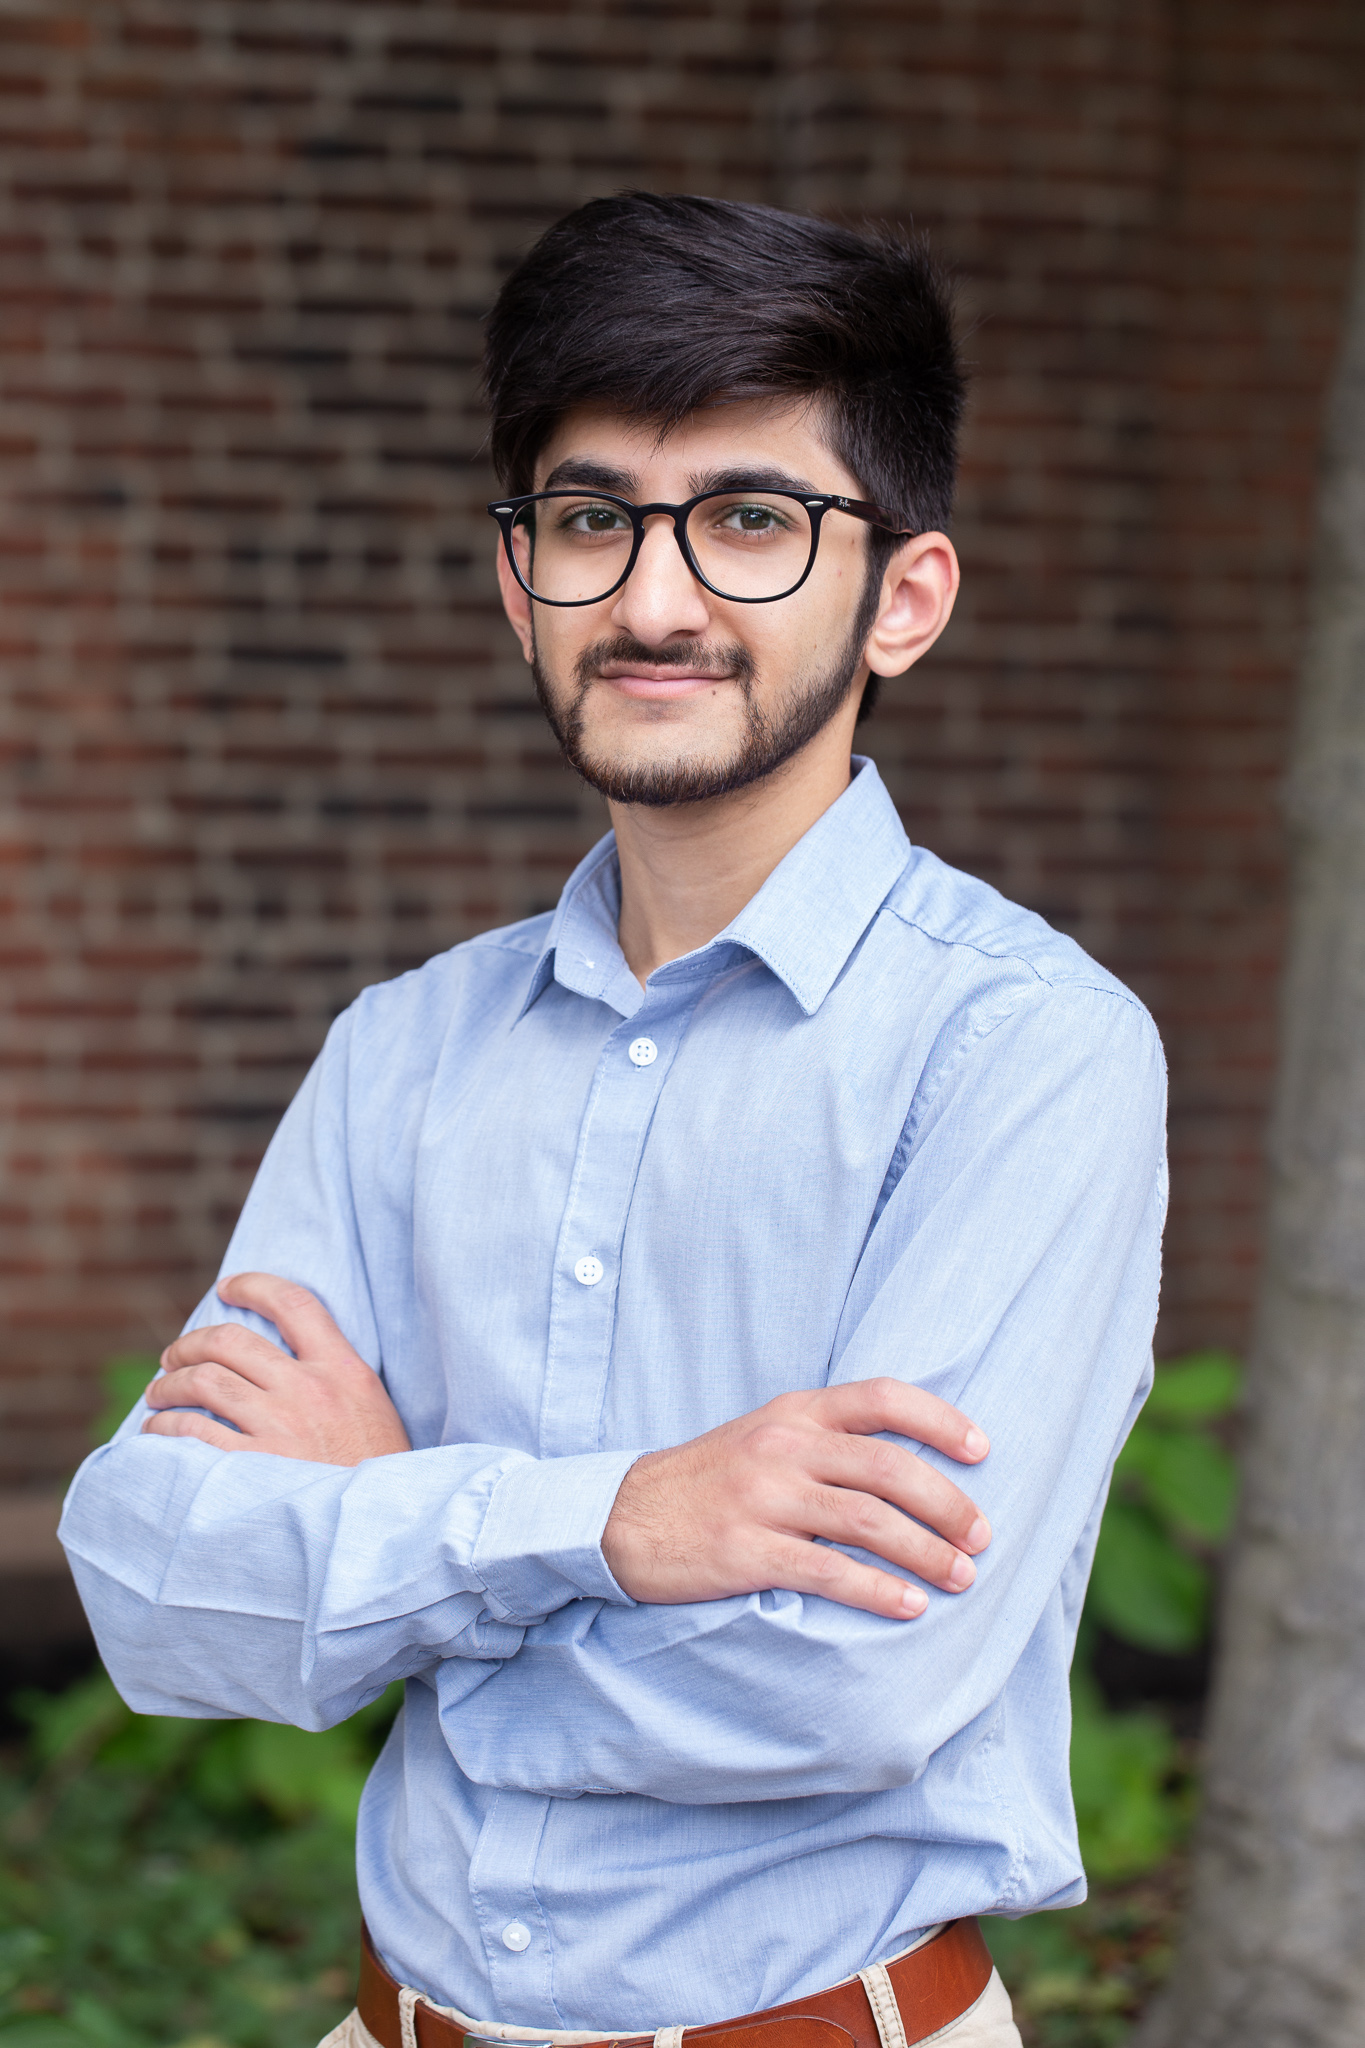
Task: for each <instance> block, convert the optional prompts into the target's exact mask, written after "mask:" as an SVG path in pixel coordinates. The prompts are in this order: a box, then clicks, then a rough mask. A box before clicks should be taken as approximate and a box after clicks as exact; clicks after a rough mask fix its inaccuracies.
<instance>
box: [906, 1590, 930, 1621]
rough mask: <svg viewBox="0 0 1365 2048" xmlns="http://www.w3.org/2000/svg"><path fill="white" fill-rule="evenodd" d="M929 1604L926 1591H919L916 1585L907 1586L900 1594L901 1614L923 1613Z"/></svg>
mask: <svg viewBox="0 0 1365 2048" xmlns="http://www.w3.org/2000/svg"><path fill="white" fill-rule="evenodd" d="M928 1605H929V1596H928V1594H927V1593H921V1592H920V1590H919V1587H918V1586H907V1587H906V1589H905V1591H904V1592H903V1593H902V1594H901V1613H902V1614H923V1612H924V1610H925V1608H926V1607H927V1606H928Z"/></svg>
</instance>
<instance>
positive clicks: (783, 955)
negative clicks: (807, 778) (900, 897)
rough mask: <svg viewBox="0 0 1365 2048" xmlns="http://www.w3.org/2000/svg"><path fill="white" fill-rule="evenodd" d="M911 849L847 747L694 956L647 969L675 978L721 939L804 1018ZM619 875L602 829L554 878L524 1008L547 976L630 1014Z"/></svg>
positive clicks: (636, 988) (869, 771)
mask: <svg viewBox="0 0 1365 2048" xmlns="http://www.w3.org/2000/svg"><path fill="white" fill-rule="evenodd" d="M909 857H910V842H909V840H908V839H907V838H906V836H905V831H904V828H903V826H902V825H901V821H900V819H899V817H898V816H897V815H896V807H895V805H894V804H893V803H892V801H891V799H890V797H889V796H888V795H887V792H886V785H885V784H884V783H883V781H882V779H881V777H880V775H878V773H877V770H876V767H875V765H874V764H873V762H871V761H870V760H868V759H867V758H866V757H865V756H863V755H859V754H855V755H854V756H853V778H852V780H851V781H850V783H849V785H848V788H847V789H846V790H845V791H844V792H843V794H842V796H840V797H839V798H838V799H837V800H836V801H835V802H834V803H832V804H831V805H830V807H829V809H828V810H827V811H825V812H823V813H822V815H821V816H820V817H819V818H817V819H816V821H815V823H814V824H813V825H812V826H811V828H810V830H809V832H807V833H806V834H805V836H804V837H803V838H801V839H798V841H797V842H796V845H795V846H794V847H793V848H792V850H791V852H790V853H789V854H787V855H786V857H785V858H784V859H783V860H781V861H779V862H778V864H777V866H776V867H775V868H774V869H773V872H772V873H771V874H770V875H769V877H768V879H767V881H766V882H765V883H764V884H763V887H762V888H761V889H760V890H759V891H758V894H757V895H756V896H753V897H751V898H750V900H749V902H748V903H746V904H745V906H744V908H743V910H741V911H740V913H739V915H738V917H736V918H735V919H734V920H733V921H732V922H731V923H730V924H729V925H727V926H726V928H725V930H724V931H723V932H718V933H717V935H716V937H715V938H714V939H712V940H711V941H710V944H709V945H707V946H703V947H700V948H699V949H698V951H697V952H696V953H690V954H687V955H686V956H685V957H684V959H683V960H681V961H670V962H669V963H668V965H667V966H666V967H661V968H659V969H657V970H656V974H655V975H653V976H651V981H654V980H657V979H658V978H659V977H661V976H665V977H668V978H669V979H673V978H675V971H676V972H677V973H686V972H687V971H688V968H689V964H690V965H691V968H692V970H693V971H695V967H696V964H697V963H698V962H700V961H701V960H702V959H703V958H705V956H707V955H708V954H710V953H712V952H713V951H714V950H718V949H720V948H722V947H727V948H734V947H742V948H743V949H745V950H746V951H747V952H749V953H752V954H755V955H756V956H757V957H758V959H760V960H762V961H763V963H764V965H765V966H766V967H768V968H770V969H771V971H772V972H773V973H774V974H775V975H776V976H777V978H778V980H779V981H782V982H784V983H785V984H786V986H787V987H788V988H789V989H790V990H791V992H792V994H793V995H794V996H795V998H796V1000H797V1002H798V1003H799V1004H800V1005H801V1008H802V1009H803V1010H804V1011H805V1012H806V1015H807V1016H813V1015H814V1013H815V1011H816V1010H818V1009H819V1007H820V1005H821V1003H822V1002H823V1001H824V1000H825V997H826V996H827V995H828V994H829V992H830V990H831V988H833V986H834V984H835V982H836V981H837V980H838V978H839V975H840V974H841V973H842V971H843V969H844V966H845V964H846V963H847V961H848V958H849V955H850V954H851V953H852V951H853V949H854V947H855V946H856V945H857V943H858V941H859V939H860V938H861V937H862V935H863V933H864V932H865V931H866V930H867V927H868V925H869V924H870V923H871V922H872V919H873V917H874V916H875V915H876V912H877V911H878V909H879V908H880V907H881V905H882V903H883V902H884V901H885V900H886V897H887V894H888V892H889V891H890V889H891V886H892V884H893V883H894V882H895V881H896V879H897V877H898V876H899V875H900V874H901V873H902V872H903V870H904V868H905V864H906V862H907V860H908V859H909ZM620 912H621V875H620V869H619V867H618V865H617V861H616V835H615V833H613V832H608V834H607V835H606V837H605V839H601V840H599V841H598V843H597V845H596V846H594V848H593V849H592V852H591V853H589V854H588V855H587V857H586V858H585V859H584V860H582V861H580V862H579V864H578V866H577V867H576V868H575V869H574V871H573V873H572V874H571V875H570V877H569V879H568V881H567V882H566V883H565V885H564V892H563V894H562V895H561V897H560V899H559V905H558V908H557V909H556V911H555V914H554V918H553V920H552V921H551V924H550V929H549V931H548V933H547V934H546V938H545V944H544V947H543V948H542V950H541V953H540V957H539V959H538V960H537V961H536V965H535V970H534V972H533V974H532V976H531V983H530V987H529V988H528V990H527V993H526V1000H525V1002H524V1003H523V1004H522V1006H521V1010H520V1012H519V1016H525V1014H526V1012H527V1010H529V1009H530V1008H531V1006H532V1004H533V1003H535V1002H536V1001H537V1000H538V998H539V997H540V996H541V995H543V994H544V992H545V990H546V989H547V988H548V986H549V984H550V982H551V981H552V980H554V981H557V982H559V983H560V985H561V986H562V987H564V988H568V989H571V990H573V991H574V992H575V993H576V994H579V995H584V996H591V997H593V998H595V999H596V1000H598V1001H602V1002H607V1003H610V1004H611V1006H612V1008H613V1009H615V1010H618V1011H619V1012H620V1013H621V1015H622V1016H624V1017H628V1016H630V1015H631V1014H632V1013H633V1012H634V1011H635V1010H636V1009H637V1008H638V1007H639V1005H640V1003H641V1001H642V1000H643V991H642V989H641V987H640V984H639V982H638V981H636V979H635V976H634V975H633V974H632V973H631V971H630V969H629V967H627V965H626V962H625V957H624V955H623V954H622V952H621V947H620V942H619V940H618V938H617V935H616V927H617V922H618V919H619V917H620Z"/></svg>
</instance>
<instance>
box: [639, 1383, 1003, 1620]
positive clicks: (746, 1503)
mask: <svg viewBox="0 0 1365 2048" xmlns="http://www.w3.org/2000/svg"><path fill="white" fill-rule="evenodd" d="M877 1430H890V1431H891V1432H893V1433H894V1434H895V1435H897V1436H908V1437H913V1438H914V1439H915V1441H916V1442H917V1443H922V1444H932V1445H933V1447H934V1449H935V1450H939V1451H943V1452H946V1454H947V1455H948V1456H949V1457H950V1458H955V1459H957V1460H958V1461H959V1463H962V1464H968V1465H975V1464H978V1463H979V1462H980V1460H981V1459H982V1458H984V1457H985V1455H986V1453H987V1451H988V1450H989V1449H990V1445H989V1444H988V1443H987V1441H986V1439H985V1437H984V1436H983V1435H982V1433H981V1431H980V1430H979V1429H977V1428H976V1427H975V1426H974V1425H973V1424H972V1423H971V1422H969V1421H968V1419H967V1417H966V1416H965V1415H960V1414H959V1413H958V1411H957V1409H956V1408H950V1407H949V1406H948V1404H947V1402H946V1401H940V1400H939V1399H938V1397H937V1395H934V1394H926V1393H925V1392H924V1391H923V1389H922V1388H920V1387H910V1386H906V1385H904V1384H903V1382H902V1381H900V1380H892V1379H880V1380H861V1381H857V1382H855V1383H854V1384H853V1385H851V1386H843V1387H821V1388H819V1389H817V1390H816V1391H815V1392H814V1393H809V1394H780V1395H779V1396H778V1398H777V1399H776V1400H775V1401H769V1402H768V1403H767V1404H766V1406H765V1407H762V1408H756V1409H755V1410H754V1412H753V1413H752V1414H751V1415H741V1416H740V1417H739V1419H738V1420H737V1421H735V1422H726V1423H723V1424H722V1425H721V1427H720V1428H719V1429H713V1430H710V1431H708V1432H707V1434H706V1435H705V1436H699V1437H697V1438H695V1439H694V1440H693V1441H692V1442H691V1443H686V1444H678V1445H677V1446H676V1447H675V1448H674V1449H673V1450H669V1451H651V1452H649V1453H648V1455H647V1456H645V1457H643V1458H639V1459H637V1460H636V1462H635V1464H633V1465H632V1466H631V1468H630V1470H629V1472H627V1474H626V1476H625V1478H624V1479H623V1480H622V1482H621V1486H620V1489H619V1491H618V1493H617V1495H616V1503H615V1505H614V1507H613V1508H612V1511H611V1514H610V1515H609V1516H608V1518H607V1526H606V1529H605V1531H604V1532H603V1536H602V1551H603V1554H604V1556H605V1557H606V1560H607V1563H608V1565H609V1566H610V1567H611V1571H612V1575H613V1577H614V1578H615V1580H616V1583H617V1585H618V1586H620V1587H621V1588H622V1590H623V1591H624V1592H626V1593H629V1594H630V1596H631V1598H632V1599H633V1600H646V1601H657V1602H662V1603H668V1602H676V1601H690V1600H725V1599H728V1598H729V1597H730V1596H731V1595H732V1594H735V1593H761V1592H767V1591H769V1590H771V1589H773V1588H775V1587H783V1588H785V1589H786V1590H787V1591H788V1592H793V1593H820V1594H822V1595H823V1596H824V1597H825V1599H827V1600H837V1601H839V1602H841V1603H842V1605H843V1606H845V1607H860V1608H862V1609H864V1610H865V1611H866V1612H867V1613H868V1614H883V1615H887V1616H889V1617H891V1618H892V1619H894V1620H902V1621H903V1620H906V1619H908V1618H910V1617H911V1616H914V1615H916V1614H922V1613H923V1612H924V1609H925V1608H926V1607H927V1606H928V1604H929V1598H928V1595H927V1594H926V1593H925V1592H923V1591H922V1590H921V1588H920V1587H918V1586H907V1585H906V1583H905V1581H904V1580H903V1579H898V1578H896V1577H894V1576H893V1575H892V1573H890V1572H884V1571H879V1570H877V1568H876V1567H875V1566H873V1565H867V1564H860V1563H858V1562H857V1561H856V1560H855V1559H853V1558H851V1557H845V1556H844V1554H843V1552H842V1551H840V1550H831V1549H830V1548H829V1547H828V1546H829V1545H830V1544H832V1543H847V1544H850V1545H852V1546H853V1547H854V1548H856V1549H859V1550H870V1551H872V1552H873V1554H874V1555H875V1556H877V1557H884V1558H885V1559H886V1560H887V1562H888V1563H889V1564H894V1565H899V1566H900V1567H901V1568H902V1569H903V1570H905V1571H911V1572H914V1573H916V1574H917V1576H918V1577H920V1578H922V1579H926V1580H927V1581H928V1582H929V1584H930V1585H934V1586H938V1587H941V1588H942V1590H943V1591H944V1592H945V1593H960V1592H962V1591H963V1589H964V1588H965V1587H967V1586H970V1585H971V1583H972V1580H973V1579H974V1578H975V1577H976V1567H975V1566H974V1565H973V1563H972V1562H971V1557H972V1554H974V1553H975V1552H977V1551H980V1550H984V1549H985V1547H986V1545H987V1544H988V1543H989V1542H990V1540H991V1531H990V1524H989V1523H988V1522H987V1521H986V1519H985V1517H984V1515H982V1514H980V1513H979V1512H978V1510H977V1509H976V1507H975V1506H974V1505H973V1503H972V1502H971V1501H970V1500H968V1498H967V1496H966V1494H965V1493H962V1492H961V1491H960V1490H959V1489H958V1488H957V1487H956V1486H954V1485H953V1483H952V1481H951V1480H950V1479H947V1478H945V1477H944V1475H943V1474H942V1473H941V1472H939V1471H938V1470H937V1469H936V1468H935V1467H934V1466H932V1465H927V1464H926V1463H925V1462H924V1460H923V1459H922V1458H917V1457H915V1456H914V1454H913V1453H912V1452H910V1451H906V1450H902V1449H901V1447H900V1446H899V1445H898V1444H888V1443H883V1442H881V1441H880V1440H879V1439H878V1438H876V1437H875V1436H874V1435H873V1434H872V1432H874V1431H877ZM902 1509H903V1510H904V1513H901V1512H899V1511H900V1510H902ZM908 1515H915V1516H917V1517H918V1518H919V1519H918V1521H909V1520H907V1516H908ZM922 1522H927V1523H928V1524H929V1528H928V1529H925V1528H922V1527H921V1526H920V1523H922ZM933 1530H938V1531H940V1532H941V1534H940V1535H934V1534H933V1533H932V1531H933ZM817 1536H819V1537H823V1538H824V1539H825V1540H824V1542H822V1543H816V1542H815V1541H813V1539H814V1538H815V1537H817ZM945 1539H946V1540H945Z"/></svg>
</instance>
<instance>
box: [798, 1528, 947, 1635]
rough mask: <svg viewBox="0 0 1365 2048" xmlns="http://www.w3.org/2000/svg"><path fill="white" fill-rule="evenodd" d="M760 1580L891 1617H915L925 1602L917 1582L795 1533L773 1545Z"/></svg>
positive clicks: (897, 1619)
mask: <svg viewBox="0 0 1365 2048" xmlns="http://www.w3.org/2000/svg"><path fill="white" fill-rule="evenodd" d="M763 1582H764V1584H765V1585H768V1586H774V1587H782V1588H784V1589H785V1590H786V1591H787V1592H790V1593H818V1594H819V1595H820V1596H821V1598H822V1599H825V1600H837V1601H838V1603H839V1605H840V1606H841V1607H856V1608H858V1609H859V1610H860V1611H861V1612H862V1613H864V1614H881V1615H884V1616H885V1617H886V1618H887V1619H888V1620H889V1621H913V1620H914V1618H915V1616H916V1615H918V1614H923V1612H924V1610H925V1608H926V1607H927V1606H928V1605H929V1596H928V1594H927V1593H926V1592H925V1591H924V1589H923V1587H921V1586H907V1585H906V1583H905V1581H904V1579H898V1578H896V1577H894V1575H893V1574H892V1573H891V1572H879V1571H878V1570H877V1569H876V1567H875V1566H873V1565H868V1564H861V1563H859V1561H858V1560H857V1559H856V1558H852V1557H845V1556H844V1553H843V1551H842V1550H830V1549H827V1548H826V1546H825V1545H824V1544H823V1543H801V1542H798V1541H796V1540H795V1539H793V1540H791V1541H790V1542H784V1543H781V1544H779V1545H777V1546H775V1547H774V1551H773V1554H772V1555H770V1556H769V1557H768V1558H766V1559H765V1560H764V1580H763Z"/></svg>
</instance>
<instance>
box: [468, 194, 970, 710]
mask: <svg viewBox="0 0 1365 2048" xmlns="http://www.w3.org/2000/svg"><path fill="white" fill-rule="evenodd" d="M963 384H964V380H963V374H962V368H961V365H960V363H959V360H958V353H957V347H956V343H955V340H954V335H953V316H952V298H951V293H950V290H949V287H948V283H947V280H946V279H945V277H944V275H943V273H942V272H941V271H940V269H939V268H938V266H937V264H936V263H935V262H934V259H933V257H932V256H931V255H930V253H929V251H928V248H927V247H926V245H925V244H924V242H923V240H922V239H920V238H918V237H913V236H909V235H906V234H904V233H900V232H896V231H893V230H890V229H877V230H876V231H873V232H866V233H854V232H853V231H852V230H851V229H849V228H843V227H836V226H835V225H834V224H833V223H831V222H829V221H823V220H812V219H809V218H807V217H806V216H804V215H802V214H794V213H778V212H776V211H775V210H774V209H773V208H772V207H768V206H747V205H740V204H739V203H737V202H736V201H734V200H727V199H702V198H696V197H692V196H689V195H664V194H660V193H655V192H623V193H619V194H618V195H617V196H616V197H615V198H612V199H593V200H589V202H588V204H587V205H586V206H580V207H578V208H577V209H576V210H575V211H574V212H573V213H570V214H566V215H565V217H564V219H563V220H560V221H557V222H556V223H555V225H554V226H553V227H552V228H549V229H547V231H546V232H545V234H543V235H542V236H541V238H540V240H539V241H538V242H537V243H536V244H535V246H534V248H532V249H531V251H530V252H529V254H528V255H527V256H526V257H525V258H524V259H523V260H522V262H521V263H520V264H518V266H517V268H516V269H515V270H514V271H513V272H512V275H511V276H510V277H509V278H508V279H507V281H506V283H505V284H504V285H503V287H502V290H501V291H500V292H499V294H498V297H497V301H496V303H495V305H494V307H493V311H492V314H491V315H490V317H489V322H488V337H487V344H486V347H485V351H484V388H485V392H486V394H487V397H488V402H489V406H490V409H491V412H492V416H493V424H492V434H491V449H492V455H493V462H494V465H495V467H496V469H497V472H498V477H499V479H500V481H501V483H502V486H503V488H504V489H505V490H507V491H513V492H520V491H528V490H530V489H531V488H532V480H533V472H534V469H535V463H536V457H537V456H538V455H539V454H540V451H541V449H542V448H543V447H544V446H545V443H546V442H547V441H548V440H549V438H550V436H551V434H552V433H553V432H554V429H555V426H556V425H557V423H558V421H559V420H560V419H561V418H562V417H563V415H564V413H566V412H567V411H568V410H569V409H570V408H571V407H573V406H576V405H590V404H595V405H608V406H610V407H611V408H612V409H613V411H617V412H621V413H624V414H626V415H629V416H632V417H634V418H637V419H642V420H649V421H654V422H657V424H658V426H659V428H660V430H661V431H663V432H666V431H667V430H668V429H669V428H670V427H673V426H676V425H678V424H679V423H680V422H681V421H682V420H684V419H685V418H686V417H687V415H688V414H689V413H691V412H695V411H696V409H697V407H698V406H700V405H702V404H703V403H704V402H706V401H707V400H708V399H715V398H721V397H727V398H746V397H747V398H757V397H772V396H796V395H799V394H801V393H809V394H811V395H812V396H818V397H819V398H820V399H821V400H822V401H823V411H824V422H825V429H826V432H827V434H828V437H829V441H830V446H831V448H832V450H833V452H834V454H836V455H837V456H838V458H839V460H840V461H841V462H842V463H843V464H844V466H845V468H846V469H848V470H849V471H850V472H851V473H852V474H853V475H854V476H855V477H856V478H857V479H858V482H859V484H860V485H861V487H862V489H863V491H864V493H865V495H866V496H867V497H868V498H870V499H871V500H872V501H873V502H874V503H876V504H878V505H881V506H883V507H884V508H885V510H887V511H888V512H891V513H893V514H894V515H895V516H896V518H897V519H898V520H899V521H900V522H901V523H902V524H903V525H905V526H907V527H909V528H911V529H912V530H913V531H915V532H918V533H926V532H928V531H930V530H931V529H932V528H935V527H944V526H946V525H947V524H948V520H949V517H950V515H951V512H952V502H953V483H954V477H955V470H956V445H957V427H958V421H959V419H960V417H961V412H962V400H963ZM869 540H870V552H869V562H870V567H871V569H873V570H875V572H876V575H877V577H878V578H880V575H881V571H882V569H883V567H884V566H885V563H886V561H887V559H888V558H889V556H890V554H891V553H892V552H893V551H894V549H895V546H896V542H895V541H894V540H893V539H891V538H890V537H889V536H888V535H885V534H883V533H879V532H878V531H876V530H875V529H869ZM870 623H871V621H870V619H869V625H870ZM874 690H875V679H874V683H873V685H870V686H869V694H868V695H866V696H865V697H864V701H863V711H864V712H866V711H867V710H870V708H871V695H872V694H873V693H874Z"/></svg>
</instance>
